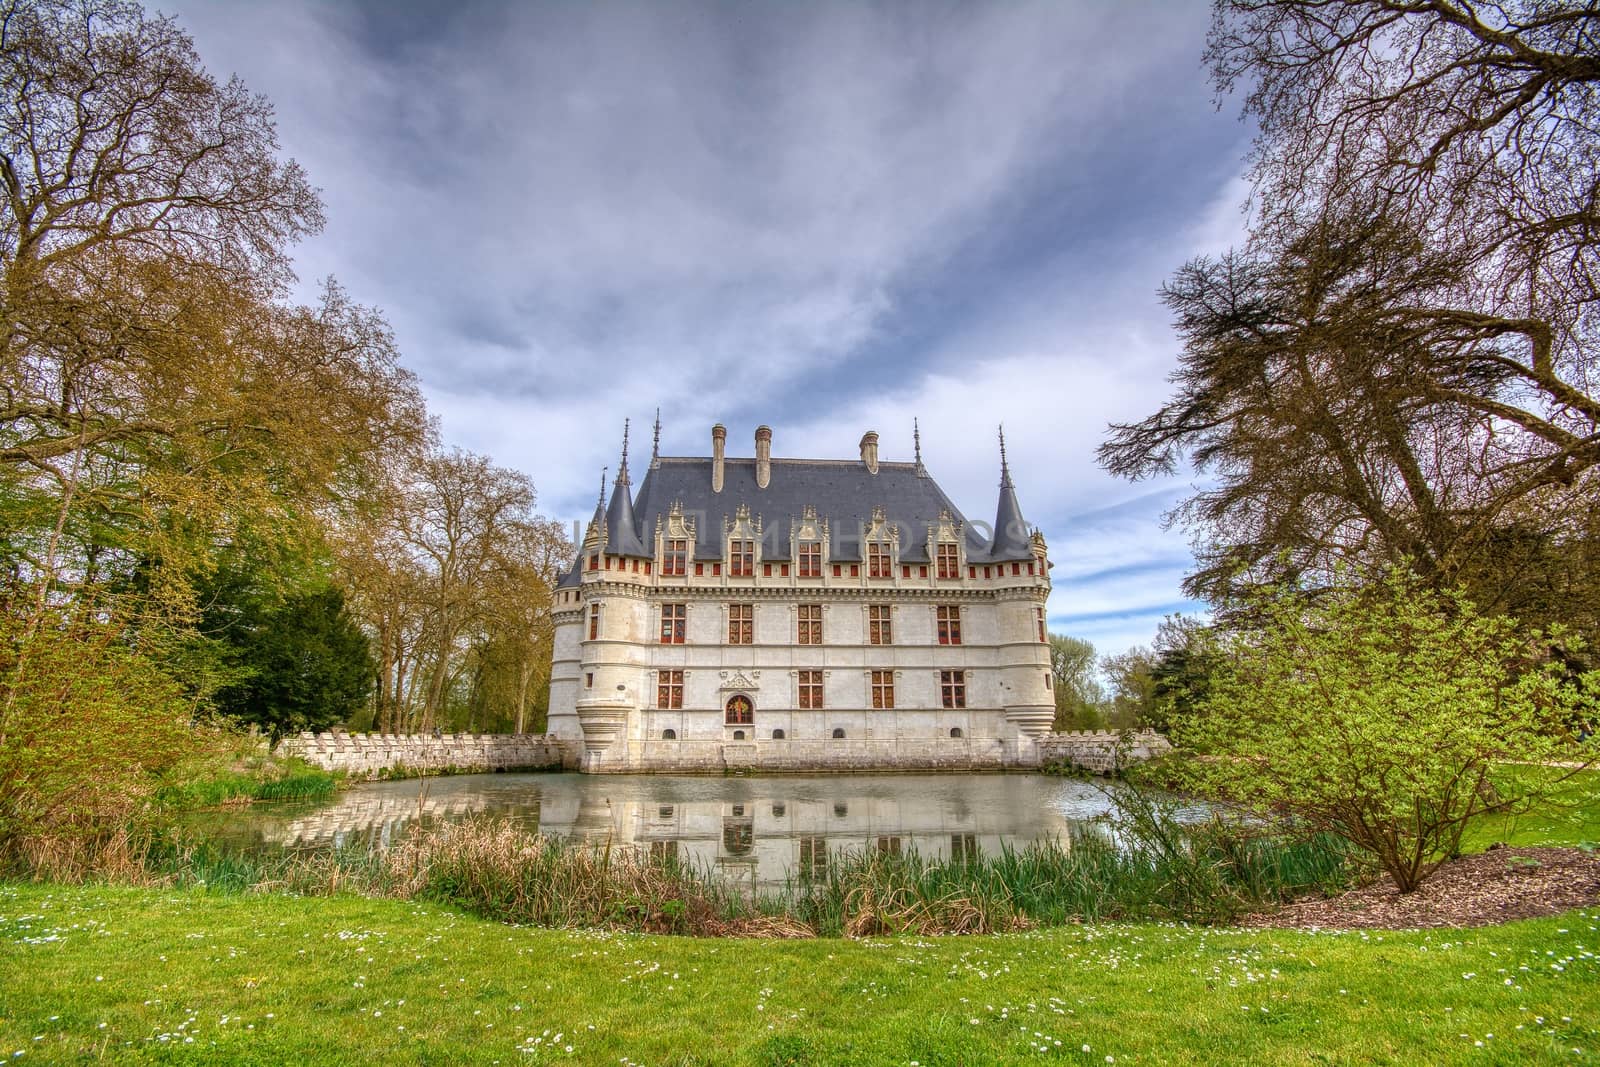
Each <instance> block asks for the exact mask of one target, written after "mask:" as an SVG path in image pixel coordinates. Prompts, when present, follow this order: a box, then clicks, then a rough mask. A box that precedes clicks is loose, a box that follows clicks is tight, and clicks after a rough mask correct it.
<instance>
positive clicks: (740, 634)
mask: <svg viewBox="0 0 1600 1067" xmlns="http://www.w3.org/2000/svg"><path fill="white" fill-rule="evenodd" d="M755 639H756V606H755V605H754V604H729V605H728V644H730V645H748V644H753V643H754V642H755Z"/></svg>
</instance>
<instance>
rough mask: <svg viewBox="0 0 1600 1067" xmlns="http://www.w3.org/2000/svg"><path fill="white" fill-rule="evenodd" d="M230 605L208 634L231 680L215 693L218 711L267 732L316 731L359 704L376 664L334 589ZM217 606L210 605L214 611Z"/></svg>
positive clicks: (343, 717) (369, 689) (217, 612)
mask: <svg viewBox="0 0 1600 1067" xmlns="http://www.w3.org/2000/svg"><path fill="white" fill-rule="evenodd" d="M231 607H232V610H231V612H229V614H230V615H231V616H232V617H231V618H229V619H228V620H227V621H226V622H225V623H224V624H223V625H222V626H221V627H220V628H219V629H218V631H217V632H216V634H215V636H216V639H217V640H218V641H219V642H220V643H221V644H222V645H223V646H224V647H225V648H226V650H227V651H226V653H225V659H226V661H227V662H228V663H229V664H230V665H231V666H232V667H233V668H234V669H235V672H236V675H237V676H238V679H239V680H238V681H236V682H234V683H233V684H230V685H226V686H224V687H223V688H222V689H221V690H219V691H218V692H217V694H216V696H215V698H214V699H215V702H216V705H217V708H218V710H220V711H221V712H223V713H224V714H226V715H228V716H229V717H230V718H233V719H235V720H237V721H239V722H241V723H246V724H250V725H254V726H259V727H261V728H262V729H264V730H266V731H268V732H269V733H270V734H271V735H272V737H273V738H274V739H276V738H278V737H281V736H283V735H284V734H287V733H294V732H297V731H300V730H321V729H324V728H326V727H328V726H332V725H334V724H335V723H340V722H345V721H347V720H349V719H350V718H351V717H352V716H353V715H355V714H356V713H357V712H358V711H359V710H361V708H362V707H363V705H364V704H365V703H366V700H367V697H368V696H369V695H370V693H371V692H372V684H373V678H374V675H375V673H376V665H375V664H374V662H373V659H372V653H371V647H370V642H369V641H368V639H367V635H366V634H365V633H363V632H362V630H361V627H360V626H359V625H358V624H357V623H356V620H355V618H354V617H353V616H352V615H351V614H350V612H349V611H347V610H346V608H345V603H344V594H343V593H342V592H340V591H339V590H338V589H336V588H333V587H331V586H325V587H323V588H320V589H315V590H311V591H309V592H297V593H291V594H289V595H287V596H285V597H283V598H282V599H281V600H277V601H276V602H265V603H264V602H262V601H261V600H259V599H255V598H251V599H249V600H247V601H246V602H245V603H244V604H242V605H233V606H231ZM219 608H220V606H218V605H213V608H212V612H213V614H214V615H220V614H222V612H221V611H220V610H219Z"/></svg>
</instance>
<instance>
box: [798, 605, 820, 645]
mask: <svg viewBox="0 0 1600 1067" xmlns="http://www.w3.org/2000/svg"><path fill="white" fill-rule="evenodd" d="M795 617H796V623H795V625H796V628H797V629H796V633H795V643H796V644H801V645H820V644H822V605H821V604H801V605H800V606H799V608H798V609H797V611H796V613H795Z"/></svg>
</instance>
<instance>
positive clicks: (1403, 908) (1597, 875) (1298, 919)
mask: <svg viewBox="0 0 1600 1067" xmlns="http://www.w3.org/2000/svg"><path fill="white" fill-rule="evenodd" d="M1597 901H1600V855H1596V854H1595V853H1592V852H1585V851H1583V850H1582V849H1576V848H1504V847H1491V848H1490V849H1489V850H1488V851H1486V852H1480V853H1478V854H1476V855H1471V856H1462V857H1461V858H1460V859H1457V860H1452V861H1451V862H1449V863H1447V864H1445V865H1444V866H1442V867H1440V868H1439V869H1438V870H1437V871H1435V872H1434V873H1433V874H1432V875H1431V876H1430V877H1429V878H1428V880H1427V881H1425V882H1423V883H1422V886H1421V887H1420V888H1419V889H1417V890H1416V891H1415V892H1413V893H1409V894H1405V895H1402V894H1401V893H1399V892H1398V891H1397V890H1396V889H1395V885H1394V881H1393V880H1392V879H1390V878H1389V877H1388V876H1387V875H1385V876H1383V878H1381V879H1380V880H1379V881H1377V882H1374V883H1373V884H1371V885H1368V886H1363V887H1361V888H1359V889H1352V890H1350V891H1349V892H1347V893H1342V894H1340V895H1339V896H1336V897H1329V898H1325V899H1313V900H1300V901H1296V902H1295V903H1293V904H1286V905H1284V906H1283V907H1281V908H1278V909H1276V910H1275V911H1270V912H1263V913H1260V914H1256V915H1248V916H1245V917H1244V918H1243V919H1241V920H1240V921H1239V925H1240V926H1257V927H1262V926H1271V927H1289V928H1300V929H1307V928H1309V929H1335V930H1353V929H1389V930H1416V929H1424V928H1428V927H1440V926H1491V925H1494V924H1496V923H1503V922H1510V921H1512V920H1513V919H1533V918H1538V917H1541V916H1545V915H1559V914H1560V913H1562V912H1565V911H1571V910H1572V909H1574V908H1581V907H1585V906H1587V905H1591V904H1594V903H1596V902H1597Z"/></svg>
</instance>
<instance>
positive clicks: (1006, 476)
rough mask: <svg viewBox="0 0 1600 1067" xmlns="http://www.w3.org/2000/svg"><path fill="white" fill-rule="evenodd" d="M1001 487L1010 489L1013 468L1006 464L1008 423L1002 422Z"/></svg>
mask: <svg viewBox="0 0 1600 1067" xmlns="http://www.w3.org/2000/svg"><path fill="white" fill-rule="evenodd" d="M1000 488H1002V489H1010V488H1012V485H1011V468H1010V467H1009V466H1008V465H1007V464H1006V424H1005V423H1003V422H1002V423H1001V424H1000Z"/></svg>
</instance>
